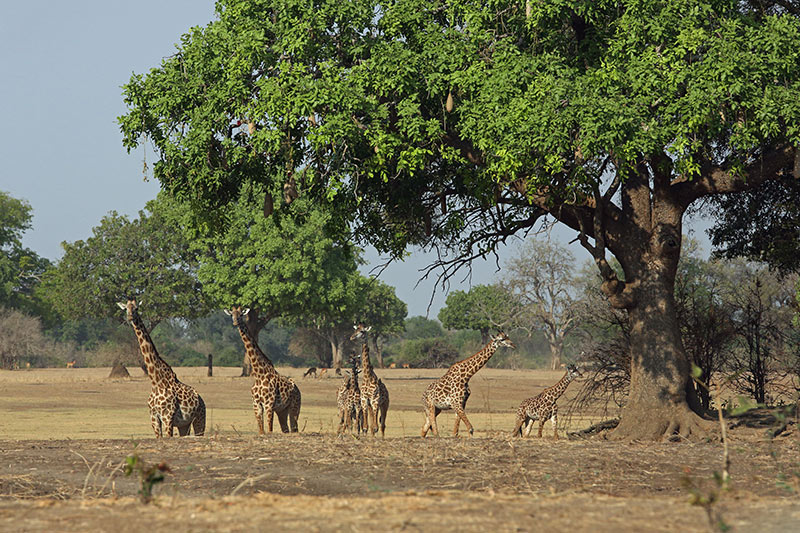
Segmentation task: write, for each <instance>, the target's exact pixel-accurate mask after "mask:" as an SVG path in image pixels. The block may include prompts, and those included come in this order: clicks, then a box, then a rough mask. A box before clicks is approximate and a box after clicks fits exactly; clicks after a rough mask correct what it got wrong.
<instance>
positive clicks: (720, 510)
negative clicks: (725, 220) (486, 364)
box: [0, 368, 800, 532]
mask: <svg viewBox="0 0 800 533" xmlns="http://www.w3.org/2000/svg"><path fill="white" fill-rule="evenodd" d="M129 370H130V372H131V376H132V377H131V378H125V379H109V378H108V374H109V369H108V368H91V369H77V368H76V369H37V370H21V371H14V372H9V371H0V531H115V532H125V531H142V530H146V529H148V528H149V529H150V530H151V531H165V530H167V529H169V530H170V531H266V530H270V531H280V530H290V529H291V530H299V531H362V530H377V531H437V530H438V531H487V530H492V531H548V532H549V531H670V532H672V531H710V530H711V531H713V530H720V529H725V528H729V529H730V530H732V531H759V532H770V531H776V532H778V531H780V532H783V531H798V530H800V496H798V491H800V435H799V434H798V431H797V429H796V426H795V425H794V424H792V423H790V424H788V425H787V426H786V427H785V428H784V430H783V431H782V432H781V433H780V434H779V435H777V436H775V437H773V436H771V435H770V434H769V433H768V432H769V431H770V429H773V428H774V427H775V426H776V424H780V421H779V420H776V419H775V418H774V416H772V415H771V414H770V413H768V412H753V411H751V412H749V413H747V414H746V415H743V416H742V417H737V418H732V419H730V420H728V425H729V427H730V429H729V432H728V440H729V450H730V460H731V467H730V474H731V481H730V485H729V489H728V490H720V488H719V484H718V483H717V482H716V481H715V472H720V471H721V469H722V460H723V459H722V458H723V451H722V450H723V447H722V443H721V442H720V439H719V434H718V433H714V432H712V433H711V434H710V437H709V438H708V439H707V440H704V441H700V442H665V443H651V442H617V441H614V440H613V439H608V438H606V437H607V435H604V434H603V433H599V434H595V435H592V436H586V437H578V436H576V435H574V434H573V435H571V436H570V435H569V432H574V431H576V430H579V429H582V428H586V427H588V426H589V425H591V424H592V423H595V422H599V421H601V420H602V415H601V414H600V413H598V412H582V413H572V414H571V416H569V417H567V416H565V415H566V413H565V412H564V411H565V409H566V406H567V404H568V403H569V400H570V398H571V397H572V396H573V395H574V394H575V393H576V392H577V390H578V388H579V383H573V385H571V387H570V389H568V390H567V393H566V394H565V395H564V396H563V397H562V398H561V399H560V401H559V405H560V406H561V412H562V416H561V418H562V420H560V422H559V426H560V427H559V433H560V438H559V439H558V440H554V438H553V435H552V428H551V426H550V423H549V422H548V423H547V424H546V425H545V429H544V437H543V438H541V439H539V438H536V437H535V435H536V430H535V429H534V431H533V433H532V437H531V438H527V439H520V438H515V439H514V438H511V437H510V431H511V429H512V428H513V425H514V417H515V412H516V408H517V406H518V405H519V403H520V402H521V401H522V400H524V399H525V398H527V397H530V396H534V395H536V394H537V393H538V392H540V391H541V390H542V389H544V388H545V387H547V386H550V385H552V384H554V383H555V382H556V381H558V379H560V377H561V376H562V374H563V373H562V372H550V371H523V370H520V371H511V370H498V369H490V368H485V369H483V370H481V371H480V372H479V373H478V374H477V375H476V376H474V377H473V378H472V380H471V382H470V386H471V389H472V396H471V397H470V400H469V403H468V404H467V410H466V412H467V415H468V416H469V418H470V420H471V421H472V423H473V425H474V426H475V428H476V431H475V436H474V437H473V438H468V437H467V435H466V433H465V432H464V429H463V426H462V431H461V435H460V437H458V438H453V437H452V429H453V424H454V421H455V419H454V416H453V415H452V413H448V412H445V413H443V414H442V415H440V416H439V429H440V431H441V433H442V437H440V438H438V439H437V438H431V436H430V435H429V436H428V438H426V439H422V438H420V437H419V430H420V428H421V426H422V422H423V417H422V411H421V403H420V397H421V394H422V392H423V391H424V390H425V388H426V387H427V386H428V384H430V383H431V381H432V380H433V379H435V378H437V377H439V376H441V375H442V374H443V373H444V370H426V369H385V370H377V373H378V375H379V377H380V378H382V379H383V380H384V383H386V385H387V387H388V389H389V393H390V398H391V406H390V408H389V415H388V417H387V431H386V437H385V438H384V439H381V438H379V437H378V438H373V437H368V436H359V437H354V436H351V435H344V436H341V437H337V435H336V429H337V425H338V419H337V413H336V401H335V398H336V389H337V387H338V386H339V384H340V383H341V378H337V377H322V378H319V379H314V378H307V379H303V377H302V374H303V370H304V369H293V368H279V369H278V370H279V371H280V372H281V373H283V374H286V375H289V376H291V377H293V378H294V379H295V380H296V382H297V383H298V385H299V387H300V389H301V391H302V395H303V406H302V410H301V414H300V424H299V425H300V432H299V433H298V434H282V433H280V432H279V431H276V432H274V433H272V434H269V435H267V436H265V437H259V436H258V435H257V434H256V429H255V418H254V416H253V412H252V408H251V400H250V386H251V384H252V382H251V379H250V378H241V377H237V375H238V374H239V372H240V370H239V369H238V368H215V369H214V377H207V376H206V369H205V368H175V371H176V373H177V374H178V377H179V378H180V379H181V380H182V381H184V382H186V383H189V384H191V385H192V386H194V387H195V388H196V389H197V390H198V392H199V393H200V394H201V395H202V396H203V398H204V399H205V402H206V405H207V407H208V418H207V425H206V435H205V436H204V437H187V438H177V437H176V438H172V439H163V440H156V439H155V438H154V437H153V433H152V430H151V428H150V422H149V415H148V411H147V405H146V402H147V395H148V393H149V388H150V383H149V380H148V378H147V377H146V376H145V375H144V374H142V373H141V371H140V370H139V369H137V368H131V369H129ZM710 426H711V427H714V424H713V421H710ZM275 428H276V430H277V429H278V423H277V420H276V421H275ZM131 457H136V458H137V459H138V461H139V463H138V465H139V466H140V467H141V468H140V469H138V470H135V471H134V472H133V473H132V474H131V475H129V476H126V475H125V472H124V470H125V465H126V464H128V463H127V461H126V458H131ZM158 465H160V467H161V469H160V470H159V469H158V468H157V466H158ZM151 467H152V468H151ZM147 469H151V470H150V471H151V472H153V473H155V474H156V475H158V474H163V476H164V480H163V482H161V483H158V484H157V485H155V486H154V487H153V488H152V494H153V498H152V500H151V501H150V502H149V503H144V502H143V501H142V497H141V494H140V491H142V489H143V480H145V479H146V476H145V474H144V471H145V470H147ZM692 502H694V503H695V504H694V505H693V504H692Z"/></svg>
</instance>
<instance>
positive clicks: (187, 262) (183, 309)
mask: <svg viewBox="0 0 800 533" xmlns="http://www.w3.org/2000/svg"><path fill="white" fill-rule="evenodd" d="M62 247H63V248H64V256H63V257H62V258H61V260H60V261H59V262H58V263H57V264H56V265H55V266H54V267H52V268H50V269H48V270H47V271H46V272H45V274H44V276H43V282H42V287H41V293H42V297H43V298H44V299H45V300H46V301H47V302H48V303H49V304H50V305H52V307H53V308H54V309H55V310H56V311H57V312H58V314H59V315H61V317H62V318H64V319H65V320H74V319H79V318H92V319H98V318H106V317H108V318H114V319H117V320H122V319H123V318H124V316H123V315H124V314H123V313H121V312H120V310H119V308H118V307H117V305H116V303H117V302H120V301H124V300H125V298H127V297H128V296H135V297H137V298H139V299H140V300H142V318H143V319H144V320H145V321H146V324H147V327H148V329H149V330H150V331H151V332H152V330H153V328H155V327H156V326H157V325H158V324H159V323H160V322H161V321H162V320H165V319H168V318H172V317H181V318H192V317H196V316H202V315H204V314H205V313H207V311H208V306H207V304H206V301H205V299H204V298H203V293H202V291H201V286H200V282H199V280H198V279H197V272H196V271H197V259H196V257H195V255H194V253H192V251H191V250H190V249H189V242H188V241H187V240H186V239H185V238H184V236H183V234H182V233H181V232H180V230H179V229H177V228H175V227H174V226H173V225H172V224H171V223H170V221H169V219H168V217H167V216H166V214H165V206H164V204H163V203H162V202H161V201H159V200H154V201H151V202H148V203H147V205H146V206H145V209H144V210H142V211H140V212H139V217H138V218H136V219H134V220H129V219H128V217H126V216H121V215H118V214H117V213H115V212H113V211H112V212H110V213H109V214H108V215H106V216H105V217H103V219H102V221H101V222H100V225H99V226H96V227H94V228H92V236H91V237H89V238H88V239H86V240H85V241H80V240H79V241H75V242H73V243H67V242H64V243H62Z"/></svg>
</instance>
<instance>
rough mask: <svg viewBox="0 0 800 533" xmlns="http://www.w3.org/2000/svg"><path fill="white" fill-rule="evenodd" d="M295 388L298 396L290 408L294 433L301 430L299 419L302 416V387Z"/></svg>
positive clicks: (290, 420) (290, 421)
mask: <svg viewBox="0 0 800 533" xmlns="http://www.w3.org/2000/svg"><path fill="white" fill-rule="evenodd" d="M295 390H296V391H297V397H296V400H295V401H294V402H292V406H291V407H290V408H289V425H290V426H291V431H292V433H297V432H298V431H299V428H298V425H297V420H298V419H299V418H300V405H301V404H302V398H301V396H300V389H297V388H296V387H295Z"/></svg>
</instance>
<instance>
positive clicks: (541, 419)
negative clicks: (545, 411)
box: [539, 417, 545, 439]
mask: <svg viewBox="0 0 800 533" xmlns="http://www.w3.org/2000/svg"><path fill="white" fill-rule="evenodd" d="M544 421H545V419H544V417H542V418H540V419H539V438H540V439H541V438H542V430H543V429H544Z"/></svg>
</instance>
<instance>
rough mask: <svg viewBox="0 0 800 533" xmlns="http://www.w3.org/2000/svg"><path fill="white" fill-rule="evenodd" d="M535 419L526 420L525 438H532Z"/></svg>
mask: <svg viewBox="0 0 800 533" xmlns="http://www.w3.org/2000/svg"><path fill="white" fill-rule="evenodd" d="M533 422H534V420H533V418H526V419H525V437H526V438H527V437H530V436H531V431H533Z"/></svg>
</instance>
